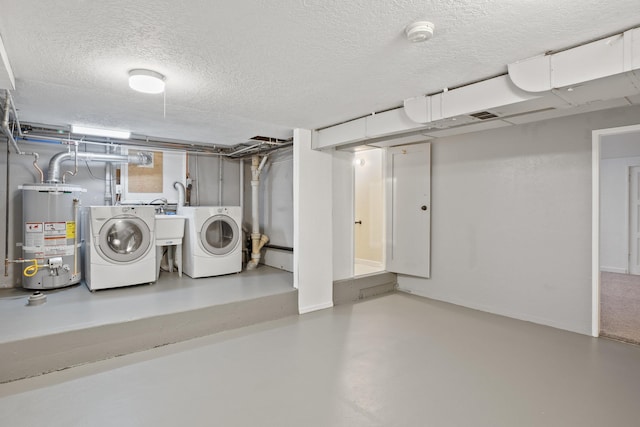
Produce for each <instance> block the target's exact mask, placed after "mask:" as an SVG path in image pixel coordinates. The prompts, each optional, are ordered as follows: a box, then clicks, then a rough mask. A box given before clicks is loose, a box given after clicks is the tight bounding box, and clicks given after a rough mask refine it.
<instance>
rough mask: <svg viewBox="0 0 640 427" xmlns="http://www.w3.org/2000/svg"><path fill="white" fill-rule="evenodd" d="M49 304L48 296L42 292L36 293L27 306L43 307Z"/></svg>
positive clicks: (32, 295) (31, 296) (30, 297)
mask: <svg viewBox="0 0 640 427" xmlns="http://www.w3.org/2000/svg"><path fill="white" fill-rule="evenodd" d="M45 302H47V296H46V295H45V294H43V293H42V292H34V293H32V294H31V295H30V296H29V300H28V301H27V305H42V304H44V303H45Z"/></svg>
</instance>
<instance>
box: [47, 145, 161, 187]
mask: <svg viewBox="0 0 640 427" xmlns="http://www.w3.org/2000/svg"><path fill="white" fill-rule="evenodd" d="M67 160H85V161H88V162H115V163H130V164H133V165H148V164H150V163H151V156H150V155H149V153H138V154H107V153H77V154H76V153H75V152H70V151H65V152H62V153H58V154H56V155H54V156H53V157H52V158H51V160H50V161H49V170H48V174H47V182H48V183H50V184H57V183H59V182H61V179H60V170H61V168H62V163H63V162H65V161H67Z"/></svg>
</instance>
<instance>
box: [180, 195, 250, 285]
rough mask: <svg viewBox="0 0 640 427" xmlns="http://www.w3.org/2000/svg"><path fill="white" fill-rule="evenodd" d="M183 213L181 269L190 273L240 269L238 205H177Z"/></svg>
mask: <svg viewBox="0 0 640 427" xmlns="http://www.w3.org/2000/svg"><path fill="white" fill-rule="evenodd" d="M178 214H179V215H183V216H185V217H186V220H187V224H186V229H185V233H184V239H183V252H182V254H183V257H182V259H183V262H182V270H183V271H184V273H185V274H187V275H188V276H190V277H193V278H196V277H210V276H220V275H223V274H231V273H237V272H239V271H241V270H242V229H241V224H242V210H241V209H240V206H215V207H211V206H181V207H179V208H178Z"/></svg>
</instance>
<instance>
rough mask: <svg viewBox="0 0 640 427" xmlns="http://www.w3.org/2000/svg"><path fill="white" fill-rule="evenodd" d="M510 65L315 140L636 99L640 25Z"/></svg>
mask: <svg viewBox="0 0 640 427" xmlns="http://www.w3.org/2000/svg"><path fill="white" fill-rule="evenodd" d="M507 68H508V71H509V73H508V75H503V76H498V77H494V78H492V79H488V80H484V81H481V82H478V83H473V84H470V85H467V86H462V87H459V88H456V89H453V90H445V91H443V92H441V93H438V94H435V95H430V96H427V95H423V96H418V97H414V98H409V99H406V100H405V101H404V105H403V107H401V108H397V109H394V110H390V111H385V112H383V113H379V114H375V115H372V116H368V117H365V118H361V119H356V120H353V121H350V122H346V123H342V124H340V125H337V126H332V127H328V128H325V129H321V130H319V131H317V132H315V135H314V148H318V149H320V148H328V147H335V146H341V145H345V144H347V145H351V144H354V143H356V142H361V143H367V144H369V143H370V142H371V145H378V146H379V145H380V144H379V143H378V141H380V140H383V139H389V140H390V141H386V142H385V143H384V145H387V146H389V145H397V144H395V142H394V140H395V141H397V143H398V144H400V143H402V141H403V137H404V136H406V135H408V134H410V135H415V134H416V133H421V134H422V135H424V136H428V137H442V136H448V135H454V134H461V133H468V132H474V131H477V130H484V129H491V128H497V127H502V126H509V125H512V124H519V123H526V122H529V121H534V120H544V119H548V118H553V117H560V116H564V115H569V114H577V113H581V112H587V111H595V110H599V109H606V108H614V107H618V106H624V105H630V104H632V103H639V101H640V97H639V95H640V28H636V29H633V30H628V31H625V32H624V33H621V34H618V35H615V36H611V37H607V38H605V39H602V40H598V41H595V42H591V43H587V44H585V45H582V46H578V47H575V48H572V49H568V50H565V51H561V52H558V53H555V54H550V55H540V56H536V57H533V58H528V59H525V60H522V61H518V62H516V63H513V64H509V65H508V67H507ZM417 131H418V132H417Z"/></svg>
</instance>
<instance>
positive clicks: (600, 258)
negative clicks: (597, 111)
mask: <svg viewBox="0 0 640 427" xmlns="http://www.w3.org/2000/svg"><path fill="white" fill-rule="evenodd" d="M593 143H594V159H593V160H594V162H593V163H594V177H593V178H594V264H593V265H594V270H593V277H594V307H593V310H594V322H593V335H594V336H598V335H602V336H606V337H610V338H614V339H618V340H622V341H627V342H633V343H637V344H640V125H638V126H627V127H623V128H617V129H605V130H600V131H595V132H594V141H593ZM596 193H597V194H596Z"/></svg>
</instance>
